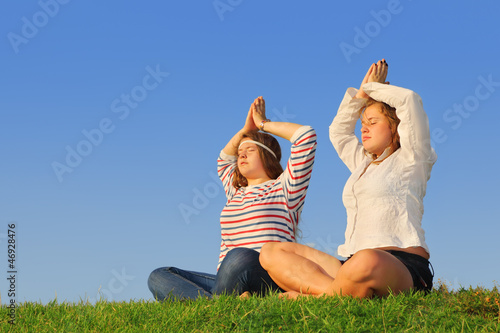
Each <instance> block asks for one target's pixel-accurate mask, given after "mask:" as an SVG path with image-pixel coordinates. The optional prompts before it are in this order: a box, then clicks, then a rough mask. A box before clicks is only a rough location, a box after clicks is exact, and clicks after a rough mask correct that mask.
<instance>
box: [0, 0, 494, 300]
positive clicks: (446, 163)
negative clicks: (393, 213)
mask: <svg viewBox="0 0 500 333" xmlns="http://www.w3.org/2000/svg"><path fill="white" fill-rule="evenodd" d="M499 12H500V4H499V3H497V2H494V1H490V2H481V4H480V5H479V4H478V3H473V2H466V1H461V2H446V3H443V2H431V1H411V0H400V1H393V0H387V1H386V0H384V1H355V2H353V1H350V2H347V1H345V2H342V3H339V2H337V1H326V0H321V1H314V2H311V3H307V2H304V1H278V2H276V1H271V2H269V1H262V0H255V1H244V0H232V1H229V0H220V1H215V2H214V1H213V0H205V1H142V2H137V1H134V2H127V1H105V2H102V1H101V2H99V1H76V0H73V1H69V0H64V1H63V0H41V1H33V0H30V1H22V2H12V1H10V2H8V3H5V4H3V9H2V11H1V14H0V36H1V43H0V51H1V53H0V54H1V59H2V61H1V65H0V66H1V70H0V73H1V75H0V85H1V94H0V96H1V98H0V112H1V118H0V142H1V144H0V156H1V159H2V161H1V163H0V168H1V169H0V269H1V271H2V273H3V274H4V276H7V270H8V267H7V240H8V238H7V232H8V225H9V224H12V223H15V225H16V235H17V243H16V245H17V247H16V251H17V256H16V270H17V272H18V273H17V276H16V292H17V301H18V302H21V301H41V302H43V303H46V302H48V301H50V300H53V299H54V298H55V297H56V295H57V299H58V300H59V301H63V300H66V301H69V302H77V301H79V300H80V299H86V298H89V299H90V300H94V299H95V298H96V297H98V293H99V292H100V293H101V295H102V296H103V297H104V298H107V299H108V300H116V301H121V300H130V299H150V298H151V295H150V293H149V290H148V289H147V284H146V281H147V277H148V275H149V273H150V272H151V271H152V270H153V269H155V268H157V267H161V266H177V267H181V268H185V269H192V270H199V271H205V272H215V269H216V265H217V260H218V251H219V245H220V228H219V222H218V220H219V213H220V211H221V210H222V207H223V205H224V202H225V197H224V194H223V192H222V190H221V188H220V187H219V184H218V182H217V181H216V177H215V172H216V158H217V155H218V153H219V151H220V149H222V148H223V146H224V145H225V144H226V142H227V141H228V140H229V138H230V137H231V136H232V135H233V134H234V133H235V132H236V131H237V130H238V129H239V128H241V126H242V125H243V122H244V119H245V116H246V112H247V111H248V108H249V106H250V103H251V102H252V101H253V99H254V98H255V97H257V96H260V95H262V96H264V98H265V99H266V105H267V107H268V116H269V118H271V119H274V120H285V121H292V122H297V123H301V124H308V125H311V126H313V127H314V128H315V129H316V130H317V133H318V150H317V159H316V164H315V167H314V171H313V177H312V181H311V185H310V188H309V192H308V197H307V200H306V205H305V208H304V211H303V216H302V221H301V225H300V227H301V230H302V240H301V242H302V243H307V244H311V245H314V246H315V247H317V248H318V249H320V250H324V251H326V252H329V253H332V254H335V251H336V248H337V246H338V245H339V244H341V243H342V242H343V239H344V229H345V223H346V215H345V210H344V207H343V205H342V202H341V193H342V188H343V186H344V183H345V181H346V180H347V177H348V175H349V174H348V170H347V168H346V167H345V166H344V165H343V164H342V162H341V161H340V159H339V158H338V157H337V155H336V152H335V151H334V149H333V147H332V145H331V143H330V142H329V138H328V126H329V124H330V122H331V120H332V118H333V116H334V115H335V113H336V111H337V107H338V105H339V103H340V101H341V99H342V96H343V94H344V92H345V89H346V88H347V87H349V86H353V87H358V86H359V83H360V82H361V79H362V78H363V76H364V73H365V72H366V70H367V68H368V67H369V66H370V64H371V63H372V62H374V61H376V60H378V59H380V58H382V57H384V58H386V59H387V61H388V63H389V78H388V79H389V81H391V83H392V84H395V85H399V86H403V87H407V88H410V89H412V90H414V91H416V92H418V93H419V94H420V95H421V97H422V99H423V102H424V107H425V109H426V111H427V113H428V115H429V121H430V126H431V131H432V133H433V134H432V138H433V141H434V147H435V149H436V151H437V153H438V162H437V163H436V165H435V167H434V169H433V172H432V178H431V180H430V181H429V183H428V188H427V196H426V198H425V214H424V219H423V225H424V228H425V230H426V235H427V242H428V245H429V247H430V249H431V262H432V264H433V266H434V269H435V273H436V276H435V277H436V281H437V280H438V279H440V280H443V281H448V283H449V285H451V286H452V287H459V286H469V285H473V286H477V285H482V286H485V287H492V286H493V285H494V281H499V278H500V268H499V266H498V262H499V256H500V255H499V254H500V245H499V242H498V235H499V234H500V223H499V222H500V218H499V216H500V208H499V207H500V203H499V199H500V195H499V194H498V193H499V192H498V191H499V188H500V182H499V178H500V177H499V173H498V164H499V162H500V157H499V156H500V155H499V154H498V151H497V150H496V149H495V147H497V148H498V135H497V133H498V130H497V128H498V127H499V126H498V124H497V115H498V106H499V105H500V67H499V66H498V59H500V48H499V46H498V41H499V40H500V28H499V25H498V22H497V21H498V19H497V17H498V15H497V14H498V13H499ZM281 143H282V147H283V150H284V151H285V152H288V151H289V143H288V142H283V141H281ZM284 155H285V159H286V158H287V157H288V153H285V154H284ZM0 281H1V282H0V291H1V296H2V302H3V303H5V302H7V301H8V300H9V297H8V296H7V289H8V287H9V285H8V281H7V280H6V279H1V280H0Z"/></svg>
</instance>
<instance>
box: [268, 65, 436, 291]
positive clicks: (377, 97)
mask: <svg viewBox="0 0 500 333" xmlns="http://www.w3.org/2000/svg"><path fill="white" fill-rule="evenodd" d="M387 69H388V65H387V63H386V62H385V60H381V61H379V62H377V63H376V64H372V66H371V67H370V69H369V70H368V72H367V74H366V76H365V78H364V79H363V81H362V84H361V88H360V89H359V90H356V89H354V88H349V89H348V90H347V92H346V94H345V96H344V99H343V101H342V103H341V104H340V108H339V110H338V112H337V115H336V117H335V118H334V120H333V122H332V124H331V125H330V139H331V141H332V143H333V146H334V147H335V150H336V151H337V153H338V154H339V156H340V158H341V159H342V161H343V162H344V163H345V164H346V166H347V167H348V168H349V170H350V171H351V173H352V174H351V176H350V178H349V179H348V180H347V183H346V185H345V187H344V192H343V202H344V205H345V207H346V210H347V228H346V231H345V243H344V244H343V245H341V246H339V248H338V254H339V255H341V256H343V257H346V258H347V260H344V261H340V260H338V259H336V258H335V257H333V256H330V255H328V254H326V253H323V252H321V251H318V250H315V249H313V248H310V247H307V246H305V245H301V244H295V243H281V244H280V243H272V244H266V245H264V247H263V248H262V250H261V254H260V262H261V264H262V267H263V268H265V269H266V270H267V271H268V273H269V275H270V276H271V278H272V279H273V280H274V281H275V282H276V283H277V284H278V285H279V286H280V287H281V288H282V289H284V290H285V291H287V293H286V295H285V296H286V297H297V296H298V295H301V294H310V295H325V294H326V295H352V296H355V297H372V296H375V295H377V296H384V295H387V294H388V293H390V292H393V293H399V292H402V291H407V290H410V289H415V290H424V291H429V290H430V289H431V288H432V279H433V273H431V270H430V263H429V261H428V259H429V257H430V255H429V249H428V247H427V244H426V243H425V236H424V230H423V229H422V225H421V221H422V215H423V198H424V196H425V192H426V186H427V181H428V180H429V178H430V174H431V169H432V166H433V165H434V163H435V162H436V159H437V156H436V153H435V152H434V150H433V149H432V147H431V145H430V133H429V125H428V120H427V116H426V114H425V112H424V109H423V107H422V101H421V99H420V97H419V96H418V95H417V94H416V93H415V92H413V91H411V90H408V89H404V88H400V87H396V86H391V85H389V84H386V82H385V79H386V77H387ZM358 119H361V125H362V126H361V142H360V140H359V139H358V138H357V137H356V135H355V134H354V131H355V126H356V123H357V121H358Z"/></svg>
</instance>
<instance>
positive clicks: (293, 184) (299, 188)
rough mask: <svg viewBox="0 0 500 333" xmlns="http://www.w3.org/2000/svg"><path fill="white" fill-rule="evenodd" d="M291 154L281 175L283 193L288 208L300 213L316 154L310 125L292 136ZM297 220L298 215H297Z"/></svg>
mask: <svg viewBox="0 0 500 333" xmlns="http://www.w3.org/2000/svg"><path fill="white" fill-rule="evenodd" d="M290 141H291V142H292V148H291V154H290V158H289V159H288V162H287V166H286V169H285V171H284V172H283V175H282V177H283V178H282V184H283V193H284V195H285V200H286V202H287V205H288V209H289V210H290V211H291V212H293V213H296V214H300V212H301V210H302V207H303V205H304V200H305V197H306V192H307V188H308V186H309V181H310V179H311V172H312V168H313V165H314V157H315V154H316V131H315V130H314V129H313V128H312V127H311V126H302V127H301V128H299V129H298V130H297V131H296V132H295V133H294V135H293V136H292V138H291V139H290ZM297 221H298V216H297Z"/></svg>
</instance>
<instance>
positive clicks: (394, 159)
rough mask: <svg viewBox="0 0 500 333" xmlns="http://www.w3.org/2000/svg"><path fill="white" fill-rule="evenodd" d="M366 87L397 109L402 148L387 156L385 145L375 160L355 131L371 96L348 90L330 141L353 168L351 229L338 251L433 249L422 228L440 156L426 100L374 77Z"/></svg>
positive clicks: (347, 194) (348, 200) (348, 192)
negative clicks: (425, 201)
mask: <svg viewBox="0 0 500 333" xmlns="http://www.w3.org/2000/svg"><path fill="white" fill-rule="evenodd" d="M362 88H363V91H364V92H365V93H366V94H368V95H369V96H370V97H371V98H373V99H375V100H377V101H382V102H385V103H386V104H388V105H390V106H392V107H395V108H396V114H397V116H398V118H399V119H400V121H401V122H400V123H399V125H398V133H399V136H400V143H401V147H400V148H399V149H397V150H396V151H395V152H394V153H392V154H391V155H390V156H389V157H387V158H385V157H386V155H387V153H388V151H387V150H386V152H385V153H384V154H382V155H381V156H380V157H379V158H378V160H379V161H381V160H382V162H380V163H372V162H374V160H373V158H372V156H371V155H370V154H368V153H367V152H366V151H365V149H364V148H363V144H362V143H361V142H360V141H359V139H358V137H357V136H356V135H355V133H354V131H355V127H356V122H357V121H358V119H359V110H360V109H361V107H362V106H363V104H364V102H366V100H365V99H360V98H354V96H355V95H356V93H357V90H356V89H354V88H349V89H347V91H346V94H345V96H344V99H343V100H342V103H341V104H340V107H339V110H338V112H337V115H336V117H335V118H334V119H333V122H332V124H331V125H330V140H331V142H332V144H333V146H334V147H335V150H336V151H337V153H338V154H339V157H340V158H341V159H342V161H343V162H344V163H345V164H346V165H347V167H348V168H349V170H350V171H351V173H352V174H351V176H350V177H349V179H348V180H347V183H346V185H345V187H344V192H343V195H342V200H343V203H344V206H345V207H346V210H347V228H346V231H345V243H344V244H343V245H340V246H339V247H338V254H339V255H341V256H343V257H349V256H351V255H353V254H354V253H356V252H357V251H359V250H362V249H369V248H378V247H389V246H395V247H399V248H407V247H417V246H421V247H423V248H424V249H425V250H426V251H427V252H428V253H429V248H428V246H427V244H426V243H425V232H424V230H423V229H422V215H423V213H424V206H423V198H424V196H425V192H426V188H427V181H428V180H429V178H430V175H431V169H432V166H433V165H434V163H435V162H436V160H437V155H436V153H435V151H434V149H433V148H432V147H431V145H430V133H429V124H428V119H427V115H426V114H425V111H424V109H423V106H422V100H421V99H420V96H419V95H418V94H416V93H415V92H413V91H411V90H408V89H405V88H400V87H396V86H393V85H387V84H381V83H375V82H372V83H367V84H365V85H363V87H362ZM384 158H385V159H384ZM365 170H366V171H365Z"/></svg>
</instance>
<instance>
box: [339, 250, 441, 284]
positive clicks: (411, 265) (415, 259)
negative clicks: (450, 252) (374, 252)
mask: <svg viewBox="0 0 500 333" xmlns="http://www.w3.org/2000/svg"><path fill="white" fill-rule="evenodd" d="M385 252H388V253H390V254H392V255H393V256H394V257H396V258H397V259H398V260H399V261H401V262H402V263H403V264H404V265H405V266H406V268H407V269H408V271H409V272H410V274H411V277H412V279H413V289H415V290H421V291H424V292H429V291H431V289H432V279H433V278H434V269H432V272H431V268H432V265H431V263H430V262H429V260H427V259H425V258H424V257H421V256H419V255H417V254H413V253H408V252H404V251H394V250H386V251H385ZM350 258H351V257H349V258H347V259H346V260H341V263H342V264H344V263H345V262H346V261H347V260H349V259H350Z"/></svg>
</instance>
